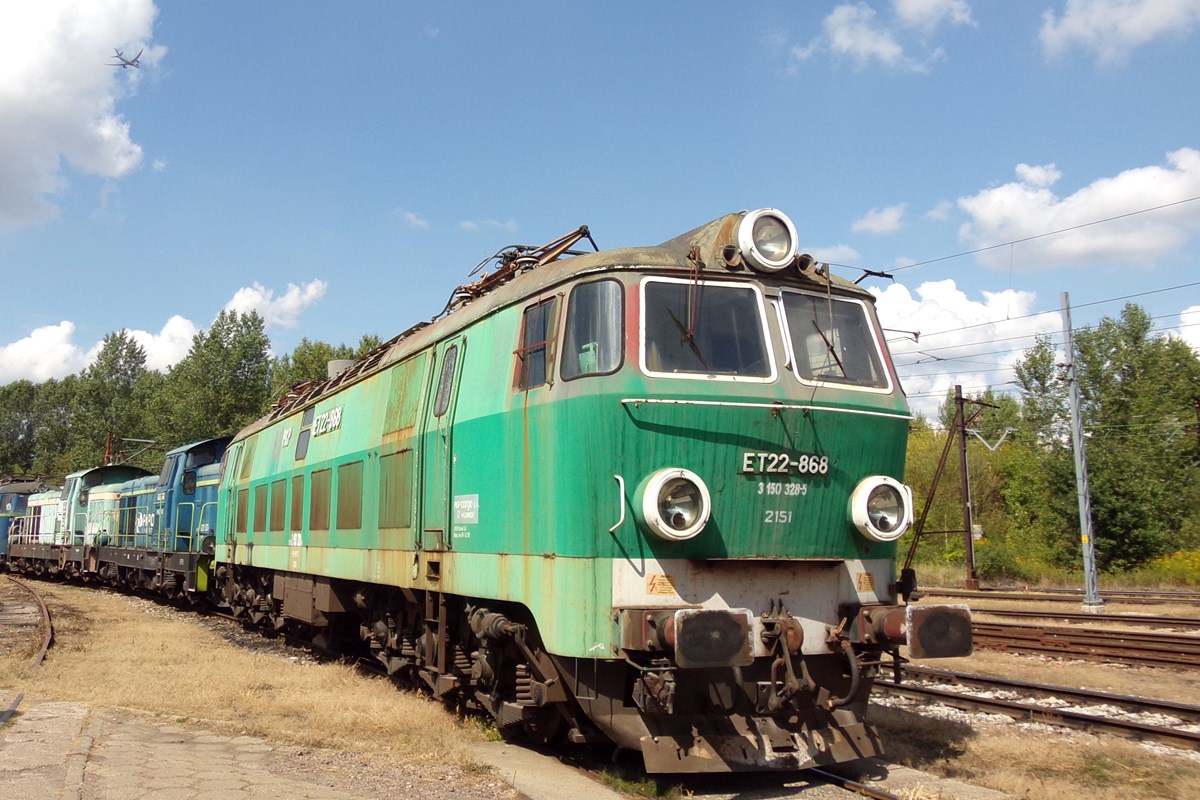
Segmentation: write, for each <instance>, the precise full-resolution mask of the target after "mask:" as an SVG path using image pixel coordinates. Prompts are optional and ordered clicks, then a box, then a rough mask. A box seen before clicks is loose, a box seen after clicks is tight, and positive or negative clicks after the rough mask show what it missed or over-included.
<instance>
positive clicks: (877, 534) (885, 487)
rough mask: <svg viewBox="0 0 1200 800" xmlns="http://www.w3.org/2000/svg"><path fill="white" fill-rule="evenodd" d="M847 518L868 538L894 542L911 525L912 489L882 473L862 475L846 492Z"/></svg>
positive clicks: (874, 540) (876, 540) (875, 540)
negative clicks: (850, 490)
mask: <svg viewBox="0 0 1200 800" xmlns="http://www.w3.org/2000/svg"><path fill="white" fill-rule="evenodd" d="M850 518H851V519H852V520H853V521H854V527H856V528H858V531H859V533H861V534H862V535H863V536H865V537H867V538H868V539H870V540H871V541H873V542H894V541H896V540H897V539H899V538H900V537H901V536H903V535H904V532H905V531H906V530H908V529H909V527H910V526H911V525H912V521H913V503H912V490H911V489H909V488H908V487H907V486H905V485H904V484H902V483H900V482H899V481H896V480H893V479H891V478H889V477H887V476H886V475H876V476H873V477H870V478H863V479H862V480H861V481H859V482H858V486H856V487H854V493H853V494H851V495H850Z"/></svg>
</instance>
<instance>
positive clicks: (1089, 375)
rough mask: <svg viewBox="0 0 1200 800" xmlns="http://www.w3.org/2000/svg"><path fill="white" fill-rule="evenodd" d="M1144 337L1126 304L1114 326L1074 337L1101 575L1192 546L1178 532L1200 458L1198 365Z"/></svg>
mask: <svg viewBox="0 0 1200 800" xmlns="http://www.w3.org/2000/svg"><path fill="white" fill-rule="evenodd" d="M1150 331H1151V320H1150V317H1149V316H1148V315H1147V314H1146V312H1145V311H1144V310H1143V309H1142V308H1140V307H1138V306H1136V305H1132V304H1131V305H1127V306H1125V308H1124V310H1123V311H1122V312H1121V318H1120V319H1119V320H1114V319H1109V318H1105V319H1104V320H1102V321H1101V322H1100V324H1099V325H1098V326H1097V327H1096V328H1095V329H1090V328H1089V329H1084V330H1083V331H1080V332H1079V334H1077V336H1076V337H1075V338H1076V349H1077V352H1078V358H1077V360H1078V367H1077V372H1078V374H1079V384H1080V394H1081V395H1082V400H1083V424H1084V429H1085V431H1086V432H1087V433H1088V435H1089V438H1088V445H1087V446H1088V465H1089V472H1090V481H1091V487H1092V491H1091V495H1092V516H1093V525H1094V529H1095V536H1096V548H1097V560H1098V562H1099V563H1100V564H1101V565H1102V566H1104V567H1105V568H1107V569H1124V568H1129V567H1135V566H1138V565H1140V564H1142V563H1143V562H1145V561H1147V560H1149V559H1151V558H1154V557H1156V556H1159V555H1164V554H1166V553H1169V552H1171V551H1172V550H1175V549H1178V548H1179V547H1180V545H1181V544H1192V545H1194V544H1195V543H1194V542H1193V543H1184V542H1181V541H1180V539H1179V537H1178V533H1177V532H1178V531H1179V530H1180V529H1181V528H1182V527H1183V526H1184V523H1185V521H1187V520H1188V519H1189V517H1190V518H1195V516H1196V514H1197V508H1196V504H1195V500H1194V498H1195V497H1196V494H1195V490H1194V489H1193V488H1192V487H1194V486H1195V484H1196V482H1197V479H1198V478H1200V471H1198V470H1197V456H1198V455H1200V453H1198V451H1197V447H1196V438H1195V436H1192V435H1189V434H1188V431H1189V429H1190V425H1191V424H1193V423H1194V422H1195V413H1196V412H1195V401H1196V398H1197V396H1200V358H1197V356H1196V353H1195V351H1193V350H1192V349H1191V347H1189V346H1188V345H1187V344H1186V343H1184V342H1182V341H1180V340H1178V339H1172V338H1168V337H1164V336H1152V335H1151V332H1150ZM1189 497H1190V498H1192V500H1191V502H1190V504H1189V503H1188V502H1180V501H1181V500H1182V499H1183V498H1189Z"/></svg>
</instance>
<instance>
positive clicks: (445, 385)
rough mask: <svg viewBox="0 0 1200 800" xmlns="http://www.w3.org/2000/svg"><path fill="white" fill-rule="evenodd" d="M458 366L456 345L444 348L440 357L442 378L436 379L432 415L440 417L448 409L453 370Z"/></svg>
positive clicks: (452, 383) (452, 386) (452, 384)
mask: <svg viewBox="0 0 1200 800" xmlns="http://www.w3.org/2000/svg"><path fill="white" fill-rule="evenodd" d="M456 366H458V345H456V344H452V345H450V347H448V348H446V353H445V355H443V356H442V376H441V377H440V378H439V379H438V390H437V397H436V398H434V401H433V415H434V416H435V417H440V416H442V415H443V414H445V413H446V411H447V410H448V409H449V408H450V390H451V389H452V388H454V368H455V367H456Z"/></svg>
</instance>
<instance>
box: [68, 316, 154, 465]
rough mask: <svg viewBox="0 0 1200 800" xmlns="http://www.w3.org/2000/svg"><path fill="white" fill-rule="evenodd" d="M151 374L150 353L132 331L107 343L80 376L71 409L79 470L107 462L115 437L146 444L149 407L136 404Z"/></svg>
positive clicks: (106, 339)
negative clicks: (142, 381) (140, 385)
mask: <svg viewBox="0 0 1200 800" xmlns="http://www.w3.org/2000/svg"><path fill="white" fill-rule="evenodd" d="M145 373H146V351H145V350H143V349H142V346H141V345H140V344H138V343H137V340H135V339H134V338H133V336H132V335H131V334H130V333H129V331H127V330H123V329H122V330H120V331H117V332H116V333H110V334H108V335H107V336H105V337H104V341H103V342H102V343H101V345H100V351H99V352H98V353H97V354H96V360H95V361H93V362H92V363H91V364H90V365H88V367H87V368H86V369H84V370H83V372H81V373H80V375H79V382H78V385H77V387H76V391H75V396H74V398H73V403H72V406H71V417H72V418H71V432H70V455H71V461H72V462H73V463H74V464H75V465H77V467H80V468H82V467H85V466H98V465H100V464H101V463H102V461H103V456H104V448H105V443H106V440H107V438H108V436H109V434H112V435H113V436H115V437H129V438H139V439H141V438H146V432H147V428H148V426H147V421H146V415H145V408H144V406H141V405H139V404H138V403H136V402H135V401H134V395H135V387H136V386H137V384H138V381H139V380H140V379H141V378H142V376H143V375H145Z"/></svg>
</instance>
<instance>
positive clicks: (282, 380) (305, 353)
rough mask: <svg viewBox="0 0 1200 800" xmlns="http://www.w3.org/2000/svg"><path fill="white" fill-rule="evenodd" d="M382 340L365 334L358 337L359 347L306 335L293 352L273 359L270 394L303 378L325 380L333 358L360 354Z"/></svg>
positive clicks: (279, 391) (374, 346) (304, 379)
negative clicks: (334, 343)
mask: <svg viewBox="0 0 1200 800" xmlns="http://www.w3.org/2000/svg"><path fill="white" fill-rule="evenodd" d="M379 344H380V339H379V337H378V336H363V337H362V338H361V339H359V341H358V346H357V347H351V346H350V345H348V344H339V345H337V346H336V347H335V346H334V345H331V344H329V343H327V342H321V341H316V342H314V341H312V340H310V339H309V338H308V337H305V338H303V339H301V340H300V343H299V344H297V345H296V348H295V349H294V350H292V352H291V353H290V354H288V353H285V354H284V355H282V356H280V357H279V358H276V359H275V360H274V361H273V362H272V363H271V392H270V394H271V397H278V396H279V395H281V394H283V393H284V392H285V391H287V390H288V389H290V388H292V387H293V386H295V385H296V384H298V383H302V382H304V381H322V380H325V378H326V377H327V376H328V373H327V365H328V364H329V362H330V361H334V360H338V359H351V360H353V359H357V358H361V357H362V356H364V355H366V354H367V353H368V352H369V351H371V350H373V349H374V348H376V347H378V346H379Z"/></svg>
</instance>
